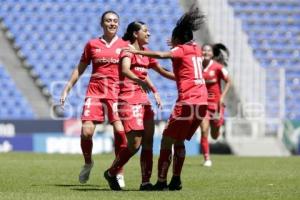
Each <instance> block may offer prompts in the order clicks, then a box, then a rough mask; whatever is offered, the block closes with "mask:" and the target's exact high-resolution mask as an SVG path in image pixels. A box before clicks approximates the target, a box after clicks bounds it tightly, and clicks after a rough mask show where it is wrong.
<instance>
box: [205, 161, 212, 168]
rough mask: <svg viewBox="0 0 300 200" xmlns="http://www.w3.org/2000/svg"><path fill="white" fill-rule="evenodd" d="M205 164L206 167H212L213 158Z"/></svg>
mask: <svg viewBox="0 0 300 200" xmlns="http://www.w3.org/2000/svg"><path fill="white" fill-rule="evenodd" d="M203 166H204V167H211V166H212V162H211V160H205V161H204V163H203Z"/></svg>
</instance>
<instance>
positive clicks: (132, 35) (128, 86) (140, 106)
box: [104, 21, 175, 190]
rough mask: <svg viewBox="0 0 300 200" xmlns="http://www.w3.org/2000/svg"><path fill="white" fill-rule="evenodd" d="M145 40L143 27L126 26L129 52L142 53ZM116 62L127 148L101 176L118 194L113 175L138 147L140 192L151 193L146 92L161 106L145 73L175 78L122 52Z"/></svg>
mask: <svg viewBox="0 0 300 200" xmlns="http://www.w3.org/2000/svg"><path fill="white" fill-rule="evenodd" d="M149 36H150V33H149V30H148V27H147V26H146V24H144V23H143V22H140V21H135V22H132V23H130V24H129V25H128V27H127V31H126V33H125V34H124V37H123V39H124V40H127V41H130V43H131V47H132V48H134V49H142V50H144V49H146V48H145V47H144V45H146V44H148V42H149ZM120 60H121V68H122V74H123V77H122V78H121V84H120V89H121V91H120V95H119V99H120V103H119V114H120V118H121V120H122V122H123V125H124V128H125V132H126V136H127V140H128V148H125V149H123V150H122V151H121V152H120V154H119V155H118V157H117V158H116V159H115V161H114V162H113V164H112V166H111V167H110V168H109V169H108V170H107V171H106V172H105V173H104V177H105V178H106V179H107V181H108V183H109V186H110V188H111V189H112V190H120V189H121V188H120V187H119V185H118V183H117V181H116V173H117V172H118V171H119V168H122V167H123V166H124V165H125V164H126V163H127V162H128V160H129V159H130V158H131V157H132V156H133V155H134V154H135V153H136V152H137V151H138V150H139V148H140V146H142V151H141V156H140V164H141V173H142V183H141V185H140V190H151V189H152V184H151V183H150V177H151V174H152V165H153V152H152V148H153V135H154V119H153V118H154V113H153V111H152V109H151V104H150V102H149V100H148V97H147V94H146V92H147V91H149V90H152V92H153V93H154V97H155V99H156V102H157V104H158V106H161V101H160V97H159V95H158V93H157V92H156V90H155V89H154V86H153V84H152V82H151V81H150V79H149V77H148V69H150V68H152V69H154V70H155V71H157V72H158V73H160V74H161V75H162V76H164V77H166V78H169V79H175V77H174V74H173V73H171V72H168V71H166V70H164V69H163V68H162V67H161V66H160V65H159V63H158V62H157V61H156V60H155V59H153V58H149V57H146V56H140V55H135V54H132V53H129V52H125V51H123V52H122V53H121V55H120Z"/></svg>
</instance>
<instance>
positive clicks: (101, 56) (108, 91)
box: [80, 36, 128, 99]
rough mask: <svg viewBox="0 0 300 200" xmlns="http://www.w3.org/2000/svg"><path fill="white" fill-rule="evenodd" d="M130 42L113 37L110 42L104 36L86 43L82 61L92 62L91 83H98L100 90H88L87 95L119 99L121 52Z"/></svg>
mask: <svg viewBox="0 0 300 200" xmlns="http://www.w3.org/2000/svg"><path fill="white" fill-rule="evenodd" d="M125 46H128V43H127V42H125V41H123V40H122V39H120V38H118V37H117V36H116V37H115V38H113V40H112V41H111V43H110V44H108V43H107V42H106V41H105V40H103V39H102V38H96V39H91V40H90V41H88V43H87V44H86V45H85V48H84V51H83V53H82V56H81V59H80V62H84V63H86V64H90V63H91V62H92V66H93V70H92V75H91V78H90V84H89V86H90V85H93V84H94V85H95V84H97V85H98V90H97V91H94V92H92V93H91V92H88V93H87V96H97V97H99V98H103V99H117V98H118V94H119V91H120V89H119V78H120V77H119V54H120V52H121V49H122V48H123V47H125Z"/></svg>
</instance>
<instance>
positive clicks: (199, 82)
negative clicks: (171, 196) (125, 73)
mask: <svg viewBox="0 0 300 200" xmlns="http://www.w3.org/2000/svg"><path fill="white" fill-rule="evenodd" d="M203 19H204V16H203V15H201V14H200V13H199V9H198V8H195V7H194V6H193V7H192V8H191V9H190V11H189V12H187V13H185V14H184V15H183V16H182V17H181V18H180V19H179V20H178V22H177V24H176V27H175V28H174V29H173V32H172V39H171V44H172V46H173V48H172V49H171V51H168V52H158V51H157V52H156V51H138V50H133V49H131V50H130V52H133V53H135V54H139V55H145V56H149V57H153V58H162V59H164V58H165V59H166V58H169V59H171V60H172V63H173V71H174V74H175V78H176V84H177V89H178V99H177V102H176V105H175V108H174V110H173V113H172V114H171V116H170V118H169V121H168V124H167V126H166V128H165V130H164V132H163V138H162V140H161V150H160V155H159V160H158V181H157V183H156V184H155V185H154V186H153V190H165V189H169V190H180V189H181V188H182V184H181V178H180V175H181V171H182V167H183V163H184V159H185V145H184V140H190V139H191V137H192V135H193V134H194V133H195V131H196V130H197V128H198V127H199V125H200V123H201V121H202V119H203V118H204V117H205V114H206V109H207V90H206V86H205V81H204V78H203V76H202V51H201V49H200V48H199V47H198V45H197V44H196V43H195V42H193V31H195V30H198V29H199V28H200V25H201V24H202V23H203ZM172 146H174V149H173V150H174V154H173V176H172V179H171V182H170V183H169V185H167V173H168V169H169V166H170V164H171V154H172Z"/></svg>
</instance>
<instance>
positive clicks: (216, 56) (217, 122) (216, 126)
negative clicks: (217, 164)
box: [200, 44, 231, 167]
mask: <svg viewBox="0 0 300 200" xmlns="http://www.w3.org/2000/svg"><path fill="white" fill-rule="evenodd" d="M202 52H203V62H202V66H203V77H204V79H205V83H206V87H207V92H208V110H207V113H206V117H205V119H204V120H203V121H202V122H201V125H200V128H201V140H200V145H201V152H202V154H203V156H204V163H203V166H205V167H211V166H212V162H211V160H210V156H209V143H208V134H209V129H210V133H211V136H212V138H213V139H217V138H218V137H219V135H220V127H221V126H222V125H223V123H224V107H225V106H224V99H225V97H226V94H227V92H228V90H229V88H230V85H231V81H230V78H229V76H228V71H227V70H226V68H225V66H227V58H228V56H229V51H228V49H227V48H226V47H225V46H224V45H223V44H215V45H209V44H205V45H203V47H202ZM216 60H217V61H218V62H217V61H216ZM222 80H223V81H224V82H225V86H224V90H223V92H222V87H221V83H222Z"/></svg>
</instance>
